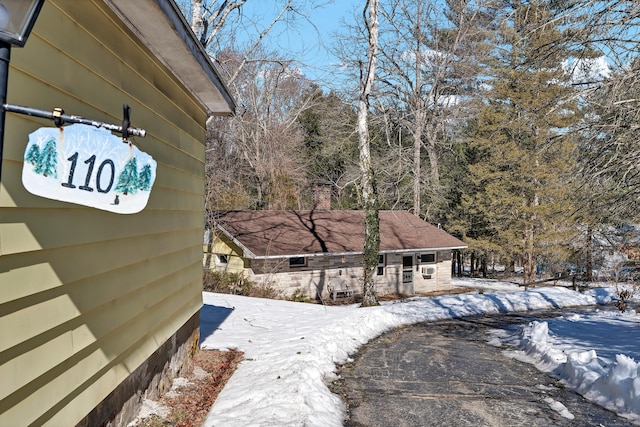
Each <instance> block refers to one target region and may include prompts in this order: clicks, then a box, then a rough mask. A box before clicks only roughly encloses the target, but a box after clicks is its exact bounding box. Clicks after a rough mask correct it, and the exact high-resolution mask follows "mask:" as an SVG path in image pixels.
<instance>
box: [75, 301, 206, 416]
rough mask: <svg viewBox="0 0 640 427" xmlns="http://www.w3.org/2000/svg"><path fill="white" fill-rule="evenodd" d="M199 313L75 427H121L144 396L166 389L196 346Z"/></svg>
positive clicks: (136, 412) (151, 396)
mask: <svg viewBox="0 0 640 427" xmlns="http://www.w3.org/2000/svg"><path fill="white" fill-rule="evenodd" d="M199 334H200V312H197V313H196V314H194V315H193V316H192V317H191V319H189V320H188V321H187V322H186V323H185V324H184V325H182V327H181V328H180V329H179V330H178V331H177V332H176V333H175V334H173V336H172V337H171V338H170V339H168V340H167V341H166V342H165V343H164V344H163V345H162V346H160V348H159V349H158V350H156V351H155V353H153V354H152V355H151V357H149V358H148V359H147V360H146V361H145V362H144V363H143V364H142V365H140V366H139V367H138V368H137V369H136V370H135V371H133V372H132V373H131V375H129V377H127V379H126V380H124V381H123V382H122V383H121V384H120V385H119V386H118V387H117V388H116V389H115V390H114V391H112V392H111V394H109V396H107V397H106V398H105V399H104V400H103V401H102V402H101V403H100V404H99V405H98V406H96V407H95V408H94V409H93V411H91V412H90V413H89V414H88V415H87V416H86V417H85V418H84V419H83V420H82V421H80V422H79V423H78V424H77V427H96V426H101V427H123V426H126V425H127V424H129V423H130V422H131V421H133V420H134V419H135V417H136V416H137V414H138V411H139V410H140V408H141V406H142V401H143V399H144V398H150V399H154V398H157V397H158V396H159V395H161V394H163V393H165V392H167V391H169V389H170V388H171V383H172V381H173V379H174V378H176V377H178V376H180V373H181V372H182V370H183V369H184V368H186V367H187V366H188V364H189V360H190V358H191V357H192V356H193V354H194V353H195V351H196V350H197V349H198V341H199Z"/></svg>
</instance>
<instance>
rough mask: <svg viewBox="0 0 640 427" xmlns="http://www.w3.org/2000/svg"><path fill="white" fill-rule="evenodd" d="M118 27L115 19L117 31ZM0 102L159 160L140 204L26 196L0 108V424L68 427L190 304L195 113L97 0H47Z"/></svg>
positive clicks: (20, 151)
mask: <svg viewBox="0 0 640 427" xmlns="http://www.w3.org/2000/svg"><path fill="white" fill-rule="evenodd" d="M116 26H117V27H118V28H116ZM8 102H9V103H13V104H18V105H28V106H31V107H34V108H41V109H45V110H50V109H53V108H54V107H60V108H63V109H64V110H65V112H66V113H67V114H74V115H78V116H83V117H87V118H91V119H96V120H103V121H107V122H113V123H120V121H121V120H122V117H121V114H122V104H123V103H127V104H129V105H130V106H131V108H132V112H131V122H132V125H133V126H135V127H140V128H144V129H145V130H146V131H147V137H146V138H135V140H134V143H135V145H137V146H138V147H139V148H140V149H141V150H142V151H145V152H147V153H149V154H151V155H152V156H153V157H154V159H155V160H156V161H157V162H158V169H157V178H156V182H155V184H154V187H153V190H152V192H151V196H150V198H149V203H148V205H147V207H146V208H145V210H143V211H142V212H140V213H138V214H134V215H117V214H114V213H110V212H104V211H99V210H96V209H91V208H87V207H83V206H79V205H73V204H69V203H64V202H58V201H54V200H48V199H44V198H40V197H36V196H33V195H31V194H29V193H28V192H27V191H26V190H25V189H24V188H23V186H22V182H21V174H22V158H23V155H24V148H25V146H26V143H27V139H28V134H29V133H30V132H33V131H34V130H36V129H37V128H39V127H42V126H52V123H51V122H49V121H46V120H43V119H37V118H32V117H26V116H19V115H15V114H12V113H8V114H7V118H6V129H5V146H4V161H3V168H2V188H1V189H0V378H2V382H1V383H0V425H27V424H29V423H36V424H49V425H54V426H60V425H74V424H75V423H76V422H78V421H79V420H80V419H82V418H83V417H84V416H85V415H86V414H87V413H88V412H89V411H91V410H92V409H93V408H94V407H95V406H96V405H97V404H98V403H99V402H100V401H101V400H102V399H104V398H105V397H106V396H107V395H108V394H109V393H110V392H111V391H112V390H113V389H114V388H115V387H116V386H117V385H118V384H119V383H121V382H122V381H123V380H124V379H125V378H126V377H127V376H128V375H129V373H131V372H132V371H133V370H135V369H136V368H137V367H138V366H140V364H141V363H142V362H144V361H145V360H146V359H147V358H148V357H149V356H150V355H151V354H152V353H153V352H154V351H155V350H156V349H157V348H158V347H159V346H160V345H161V344H162V343H164V342H165V341H166V340H167V339H169V338H170V337H171V336H172V335H173V334H174V333H175V332H176V330H177V329H178V328H180V327H181V326H182V325H183V324H184V323H185V322H186V321H187V320H188V319H190V318H191V317H192V316H193V314H194V313H196V312H197V311H198V310H199V308H200V306H201V304H202V300H201V290H202V251H201V250H202V246H201V245H202V224H203V214H202V212H203V191H204V184H203V182H204V179H203V175H204V147H203V139H204V129H203V126H204V122H205V120H206V114H205V111H204V110H203V108H202V107H201V106H200V105H199V104H198V103H197V102H196V101H195V99H194V98H193V97H192V96H191V95H190V94H188V93H186V92H185V91H184V89H183V88H182V87H181V86H180V85H179V84H178V82H177V81H176V79H175V78H174V77H173V76H172V75H170V74H169V73H168V72H167V71H166V70H164V69H163V68H162V67H161V65H160V63H159V62H158V61H157V60H156V59H155V58H154V57H153V56H152V55H151V54H150V53H149V52H148V51H147V50H146V48H144V47H140V46H136V45H135V44H134V42H133V38H132V37H131V35H130V34H128V30H126V29H124V27H122V26H121V25H120V24H119V23H117V22H116V20H115V19H114V16H113V15H112V13H111V12H110V11H109V10H108V9H107V8H106V7H105V6H104V5H102V3H101V2H100V1H97V0H83V1H78V0H48V1H47V2H45V5H44V7H43V11H42V13H41V15H40V18H39V19H38V22H37V23H36V26H35V28H34V32H33V33H32V35H31V37H30V38H29V41H28V43H27V46H26V47H25V48H24V49H13V50H12V61H11V71H10V79H9V89H8Z"/></svg>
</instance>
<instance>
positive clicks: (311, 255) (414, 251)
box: [227, 234, 468, 259]
mask: <svg viewBox="0 0 640 427" xmlns="http://www.w3.org/2000/svg"><path fill="white" fill-rule="evenodd" d="M227 236H228V234H227ZM234 243H236V244H238V242H237V240H234ZM242 247H243V248H244V246H242ZM466 248H468V246H455V247H447V248H423V249H396V250H392V251H385V250H381V251H380V252H379V253H380V255H383V254H424V253H428V252H442V251H454V250H457V249H466ZM363 253H364V252H362V251H358V252H314V253H303V254H286V255H284V254H283V255H264V256H258V255H254V254H252V253H251V252H248V255H247V256H246V258H251V259H282V258H302V257H304V258H314V257H323V256H332V257H338V256H349V255H362V254H363Z"/></svg>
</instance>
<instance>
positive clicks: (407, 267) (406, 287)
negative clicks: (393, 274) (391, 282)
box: [402, 255, 413, 295]
mask: <svg viewBox="0 0 640 427" xmlns="http://www.w3.org/2000/svg"><path fill="white" fill-rule="evenodd" d="M402 293H405V294H409V295H411V294H413V255H405V256H403V257H402Z"/></svg>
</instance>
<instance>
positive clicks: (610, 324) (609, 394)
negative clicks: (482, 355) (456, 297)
mask: <svg viewBox="0 0 640 427" xmlns="http://www.w3.org/2000/svg"><path fill="white" fill-rule="evenodd" d="M556 330H557V331H558V332H559V333H558V335H555V334H554V331H556ZM638 331H640V318H639V316H637V315H635V314H630V313H627V314H623V313H619V312H599V311H598V312H595V313H593V314H588V315H586V314H585V315H572V316H568V317H559V318H555V319H549V320H548V321H544V322H540V321H533V322H530V323H529V324H527V325H524V326H519V327H518V328H517V329H516V331H514V332H513V333H512V334H508V333H505V332H504V331H495V332H493V334H492V335H493V338H492V339H491V340H490V342H491V343H492V344H496V342H501V343H508V344H510V345H513V346H515V347H516V348H517V349H518V350H517V351H505V354H506V355H508V356H511V357H514V358H517V359H519V360H523V361H527V362H530V363H533V364H535V366H536V367H537V368H538V369H540V370H542V371H545V372H548V373H549V374H551V375H552V376H554V377H556V378H558V379H559V380H560V381H561V382H562V383H563V384H565V385H566V386H567V387H569V388H570V389H572V390H575V391H577V392H578V393H580V394H582V395H583V396H584V397H586V398H587V399H589V400H591V401H593V402H595V403H597V404H599V405H601V406H603V407H605V408H607V409H609V410H611V411H614V412H616V413H617V414H619V415H621V416H624V417H625V418H628V419H630V420H632V421H633V422H640V375H639V374H640V363H638V362H636V361H635V360H634V358H633V357H640V350H639V349H638V344H637V341H638V339H637V337H638ZM590 347H593V348H590ZM594 348H598V350H597V351H596V350H594ZM622 351H627V352H629V353H631V354H633V357H631V356H629V355H625V354H622V353H621V352H622Z"/></svg>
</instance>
